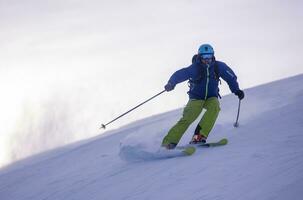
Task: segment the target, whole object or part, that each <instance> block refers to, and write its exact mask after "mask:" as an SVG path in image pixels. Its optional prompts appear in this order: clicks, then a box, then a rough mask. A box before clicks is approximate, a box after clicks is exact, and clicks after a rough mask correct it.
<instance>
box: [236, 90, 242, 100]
mask: <svg viewBox="0 0 303 200" xmlns="http://www.w3.org/2000/svg"><path fill="white" fill-rule="evenodd" d="M235 95H237V96H238V98H239V99H240V100H242V99H244V92H243V91H242V90H238V91H236V92H235Z"/></svg>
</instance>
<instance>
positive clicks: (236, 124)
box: [234, 99, 241, 128]
mask: <svg viewBox="0 0 303 200" xmlns="http://www.w3.org/2000/svg"><path fill="white" fill-rule="evenodd" d="M240 106H241V100H240V99H239V105H238V114H237V119H236V122H235V123H234V127H236V128H237V127H239V122H238V121H239V115H240Z"/></svg>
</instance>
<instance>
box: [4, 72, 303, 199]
mask: <svg viewBox="0 0 303 200" xmlns="http://www.w3.org/2000/svg"><path fill="white" fill-rule="evenodd" d="M302 84H303V75H298V76H295V77H291V78H288V79H284V80H281V81H276V82H272V83H269V84H266V85H261V86H258V87H255V88H251V89H247V90H245V93H246V98H245V99H244V101H243V102H242V107H241V115H240V127H239V128H234V127H233V126H232V124H233V122H234V121H235V117H236V111H237V103H238V101H237V98H236V97H235V96H234V95H229V96H225V97H223V99H222V100H221V113H220V116H219V119H218V122H217V124H216V126H215V128H214V130H213V132H212V133H211V135H210V137H209V140H210V141H211V140H217V139H219V138H222V137H226V138H228V139H229V144H228V145H226V146H223V147H218V148H213V149H198V150H197V152H196V153H195V154H194V155H193V156H190V157H182V158H172V159H165V160H153V161H138V162H134V161H130V160H125V159H122V158H121V157H120V156H119V155H123V153H125V152H121V150H123V149H124V148H121V147H125V146H137V147H138V148H143V149H145V150H147V151H154V150H156V149H157V148H158V146H159V145H160V142H161V139H162V137H163V136H164V135H165V134H166V132H167V131H168V130H169V128H170V127H171V126H172V125H173V124H174V123H175V122H176V121H177V120H178V118H179V117H180V115H181V112H182V109H178V110H175V111H171V112H168V113H164V114H161V115H157V116H153V117H150V118H147V119H144V120H141V121H138V122H135V123H132V124H130V125H128V126H125V127H122V128H120V129H118V130H115V131H110V132H107V133H106V134H104V135H102V136H99V137H96V138H92V139H90V140H86V141H82V142H80V143H77V144H73V145H69V146H66V147H63V148H59V149H56V150H53V151H49V152H46V153H43V154H40V155H37V156H34V157H31V158H28V159H25V160H23V161H19V162H17V163H14V164H12V165H10V166H7V167H6V168H3V169H1V171H0V199H1V200H8V199H12V200H13V199H14V200H19V199H20V200H21V199H29V200H38V199H39V200H41V199H51V200H54V199H60V200H66V199H96V200H100V199H102V200H104V199H115V200H116V199H132V200H134V199H138V200H142V199H217V200H219V199H228V200H243V199H245V200H248V199H251V200H255V199H266V200H267V199H274V200H282V199H292V200H299V199H302V196H303V191H302V188H303V173H302V169H303V145H302V144H303V132H302V128H303V115H302V113H303V88H302ZM194 128H195V125H193V126H192V127H190V128H189V130H188V131H187V132H186V135H185V136H184V137H183V139H182V140H181V142H180V144H181V145H182V144H186V143H187V141H188V140H189V138H190V137H191V134H192V132H193V129H194ZM123 158H124V157H123Z"/></svg>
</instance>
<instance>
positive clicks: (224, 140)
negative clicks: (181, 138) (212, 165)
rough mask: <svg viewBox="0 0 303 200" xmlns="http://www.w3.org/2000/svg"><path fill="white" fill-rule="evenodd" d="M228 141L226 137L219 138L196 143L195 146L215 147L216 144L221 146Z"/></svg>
mask: <svg viewBox="0 0 303 200" xmlns="http://www.w3.org/2000/svg"><path fill="white" fill-rule="evenodd" d="M227 143H228V140H227V139H226V138H223V139H221V140H220V141H218V142H207V143H204V144H196V145H195V147H217V146H223V145H226V144H227Z"/></svg>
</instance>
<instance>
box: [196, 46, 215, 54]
mask: <svg viewBox="0 0 303 200" xmlns="http://www.w3.org/2000/svg"><path fill="white" fill-rule="evenodd" d="M198 54H201V55H203V54H212V55H214V54H215V51H214V49H213V47H212V46H211V45H210V44H202V45H201V46H200V47H199V50H198Z"/></svg>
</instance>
